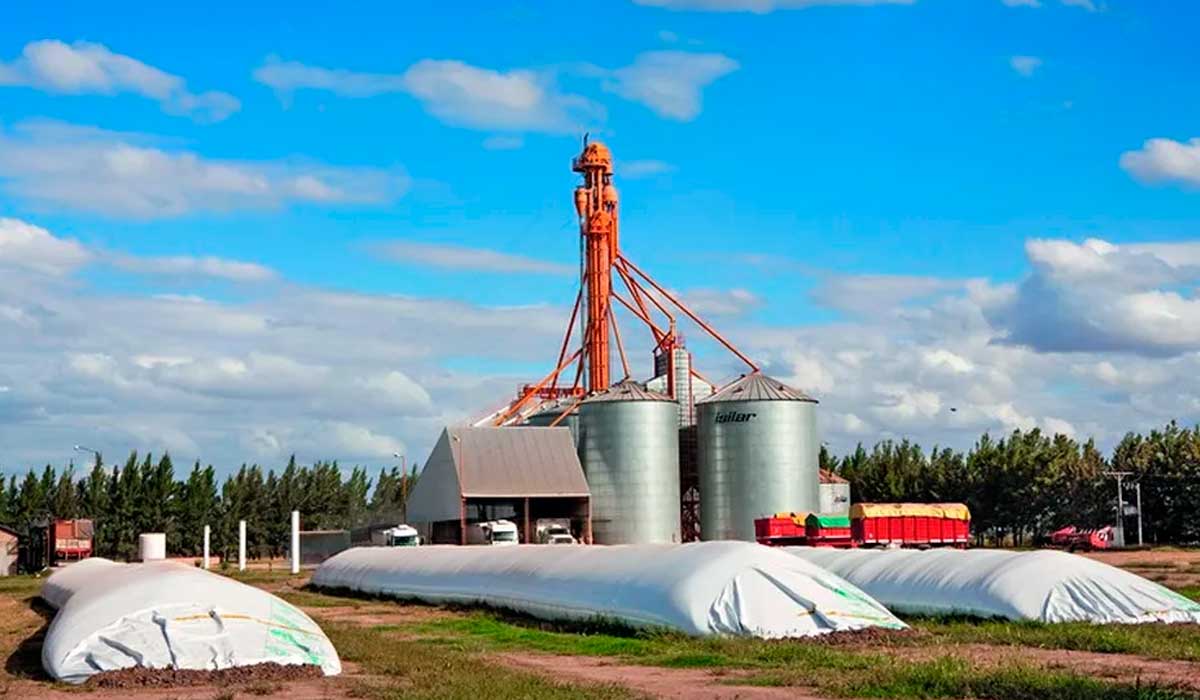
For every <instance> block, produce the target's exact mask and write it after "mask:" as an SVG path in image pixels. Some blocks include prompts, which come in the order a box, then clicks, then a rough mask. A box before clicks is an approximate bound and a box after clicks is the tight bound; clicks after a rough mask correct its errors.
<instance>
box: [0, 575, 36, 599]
mask: <svg viewBox="0 0 1200 700" xmlns="http://www.w3.org/2000/svg"><path fill="white" fill-rule="evenodd" d="M45 581H46V577H45V576H37V575H29V574H22V575H20V576H0V595H4V596H8V597H10V598H29V597H32V596H36V595H37V594H38V591H40V590H42V584H43V583H45Z"/></svg>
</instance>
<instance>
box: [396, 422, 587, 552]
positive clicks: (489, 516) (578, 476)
mask: <svg viewBox="0 0 1200 700" xmlns="http://www.w3.org/2000/svg"><path fill="white" fill-rule="evenodd" d="M540 518H568V519H570V521H571V530H572V533H573V534H574V535H575V536H576V537H577V538H579V539H580V541H583V542H588V543H590V542H591V540H592V518H591V493H590V491H589V490H588V485H587V480H586V479H585V478H584V476H583V468H582V467H581V466H580V463H579V456H578V454H576V452H575V442H574V440H573V439H572V437H571V432H570V431H569V430H567V429H566V428H470V427H451V428H446V429H445V430H443V431H442V435H441V437H439V438H438V441H437V444H436V445H435V446H434V448H433V452H431V453H430V455H429V459H428V461H426V462H425V468H424V470H422V472H421V476H420V478H419V479H418V480H417V485H416V486H415V487H413V490H412V493H411V494H409V499H408V520H409V524H411V525H413V526H415V527H416V528H417V530H418V531H419V532H420V533H421V536H422V537H423V538H425V540H426V541H428V542H431V543H433V544H465V543H466V535H467V528H468V527H469V526H470V525H471V524H472V523H479V522H486V521H489V520H500V519H505V520H511V521H513V522H514V523H516V525H517V528H518V530H519V532H520V541H522V542H533V541H534V539H535V532H534V528H535V527H536V523H537V521H538V519H540Z"/></svg>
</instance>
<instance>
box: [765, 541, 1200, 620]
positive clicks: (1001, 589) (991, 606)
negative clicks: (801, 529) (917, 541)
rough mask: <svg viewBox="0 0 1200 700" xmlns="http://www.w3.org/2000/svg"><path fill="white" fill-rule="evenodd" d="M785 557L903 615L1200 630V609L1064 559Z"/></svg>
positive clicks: (1136, 581)
mask: <svg viewBox="0 0 1200 700" xmlns="http://www.w3.org/2000/svg"><path fill="white" fill-rule="evenodd" d="M785 550H786V551H787V552H789V553H790V554H792V555H793V556H796V557H798V558H802V559H804V560H805V561H808V562H811V563H813V564H816V565H818V566H823V567H825V568H826V569H829V570H830V571H832V572H834V573H835V574H838V575H840V576H842V577H843V578H845V579H846V580H848V581H850V582H851V583H853V584H855V585H856V586H858V587H859V588H861V589H863V590H864V591H866V592H867V593H869V594H871V595H872V596H873V597H874V598H875V599H876V600H878V601H879V602H881V603H883V604H884V605H886V606H888V608H890V609H891V610H894V611H896V612H899V613H910V614H917V615H970V616H975V617H999V618H1005V619H1009V620H1036V621H1040V622H1094V623H1130V624H1136V623H1144V622H1200V603H1196V602H1195V601H1192V600H1189V599H1188V598H1185V597H1184V596H1182V595H1180V594H1178V593H1175V592H1174V591H1172V590H1170V589H1168V588H1166V587H1165V586H1161V585H1159V584H1157V583H1154V582H1153V581H1149V580H1147V579H1145V578H1142V577H1141V576H1138V575H1136V574H1132V573H1130V572H1128V571H1125V570H1123V569H1118V568H1117V567H1115V566H1109V565H1108V564H1105V563H1103V562H1099V561H1096V560H1094V559H1088V558H1087V557H1081V556H1078V555H1075V554H1068V553H1066V552H1059V551H1054V550H1041V551H1035V552H1009V551H1004V550H998V549H972V550H965V551H964V550H958V549H932V550H928V551H920V550H915V549H827V548H819V547H818V548H810V547H786V548H785Z"/></svg>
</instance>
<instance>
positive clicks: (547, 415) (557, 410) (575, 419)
mask: <svg viewBox="0 0 1200 700" xmlns="http://www.w3.org/2000/svg"><path fill="white" fill-rule="evenodd" d="M575 401H576V399H557V400H554V401H547V402H546V403H544V404H542V405H541V406H538V409H537V410H536V411H534V412H533V413H531V414H530V415H529V417H528V418H526V419H525V422H524V423H523V425H528V426H533V427H538V428H546V427H549V425H550V424H551V423H553V422H554V421H556V420H558V417H559V416H561V415H562V412H563V411H565V410H567V407H568V406H570V405H571V404H572V403H574V402H575ZM557 427H559V428H570V430H571V437H572V439H574V440H575V442H576V444H578V443H579V411H574V412H572V413H571V414H570V415H568V416H567V417H566V418H563V419H562V420H560V421H558V426H557Z"/></svg>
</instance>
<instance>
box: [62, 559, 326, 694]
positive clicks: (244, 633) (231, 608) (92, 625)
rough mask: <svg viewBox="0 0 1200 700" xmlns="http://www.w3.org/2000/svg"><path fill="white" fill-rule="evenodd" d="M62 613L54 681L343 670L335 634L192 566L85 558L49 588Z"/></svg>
mask: <svg viewBox="0 0 1200 700" xmlns="http://www.w3.org/2000/svg"><path fill="white" fill-rule="evenodd" d="M41 597H42V599H43V600H45V601H46V603H48V604H49V605H50V606H51V607H53V608H55V609H56V610H57V612H56V614H55V616H54V620H53V621H52V622H51V623H50V628H49V629H48V630H47V631H46V639H45V642H44V643H43V645H42V666H43V667H44V668H45V669H46V672H47V673H49V674H50V675H51V676H52V677H54V679H55V680H59V681H65V682H67V683H82V682H83V681H85V680H87V678H88V677H89V676H92V675H94V674H96V673H100V672H102V671H113V670H118V669H122V668H132V667H136V666H143V667H148V668H163V669H166V668H179V669H200V670H216V669H222V668H231V667H234V666H252V665H255V664H261V663H277V664H284V665H292V664H309V665H314V666H319V667H320V668H321V670H322V672H324V673H325V674H326V675H335V674H337V673H340V672H341V668H342V667H341V662H340V661H339V660H338V655H337V651H336V650H335V649H334V648H333V644H332V643H330V641H329V638H328V637H326V636H325V633H324V632H322V631H321V628H320V627H318V626H317V624H316V623H315V622H313V621H312V619H310V618H309V617H308V615H306V614H304V612H303V611H301V610H300V609H299V608H296V607H295V606H293V605H291V604H289V603H287V602H285V601H283V600H282V599H280V598H278V597H276V596H274V595H271V594H270V593H267V592H266V591H263V590H260V589H258V588H254V587H253V586H247V585H246V584H244V583H239V582H238V581H235V580H233V579H231V578H227V577H225V576H221V575H219V574H215V573H211V572H208V571H204V570H202V569H197V568H194V567H191V566H186V565H184V564H179V563H175V562H168V561H158V562H152V563H147V564H117V563H114V562H111V561H108V560H107V559H85V560H83V561H81V562H78V563H75V564H70V565H68V566H67V567H66V568H64V569H62V570H61V571H59V572H57V573H55V574H54V575H53V576H51V577H50V578H49V579H48V580H47V581H46V583H45V584H43V585H42V591H41Z"/></svg>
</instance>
